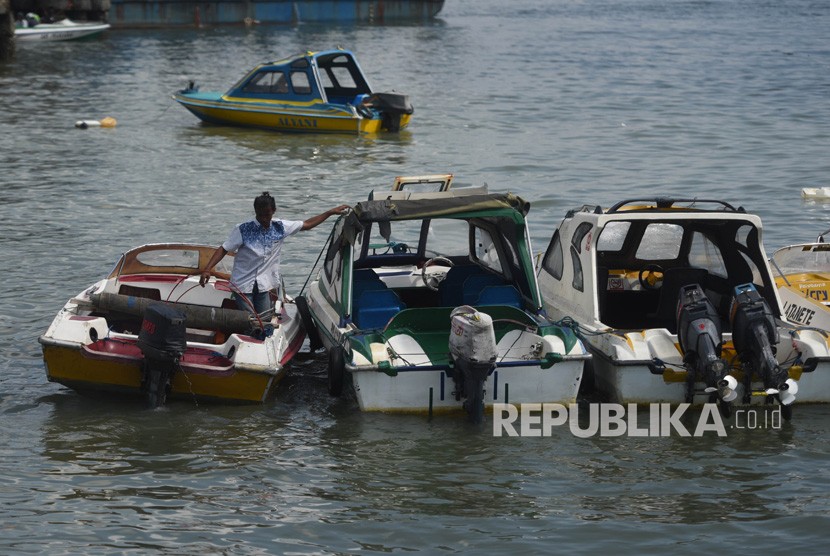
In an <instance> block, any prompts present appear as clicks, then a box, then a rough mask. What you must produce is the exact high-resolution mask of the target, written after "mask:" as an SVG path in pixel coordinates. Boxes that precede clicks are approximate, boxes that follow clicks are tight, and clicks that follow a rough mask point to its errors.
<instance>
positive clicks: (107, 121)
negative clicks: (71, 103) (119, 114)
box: [75, 116, 118, 129]
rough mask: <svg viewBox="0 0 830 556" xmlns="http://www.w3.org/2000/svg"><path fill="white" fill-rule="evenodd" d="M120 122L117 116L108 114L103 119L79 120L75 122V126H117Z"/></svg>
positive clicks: (82, 127)
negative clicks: (113, 116)
mask: <svg viewBox="0 0 830 556" xmlns="http://www.w3.org/2000/svg"><path fill="white" fill-rule="evenodd" d="M117 123H118V122H116V121H115V118H110V117H109V116H107V117H106V118H104V119H102V120H78V121H77V122H75V127H77V128H78V129H88V128H90V127H115V126H116V124H117Z"/></svg>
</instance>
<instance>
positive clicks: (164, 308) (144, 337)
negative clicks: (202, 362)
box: [138, 303, 187, 407]
mask: <svg viewBox="0 0 830 556" xmlns="http://www.w3.org/2000/svg"><path fill="white" fill-rule="evenodd" d="M186 320H187V318H186V315H185V313H184V312H183V311H180V310H179V309H176V308H175V307H172V306H170V305H167V304H165V303H151V304H149V305H148V306H147V308H146V310H145V311H144V319H143V320H142V322H141V330H140V331H139V333H138V347H139V349H140V350H141V353H142V354H143V355H144V361H143V362H142V365H141V386H142V390H144V392H145V393H146V394H147V401H148V404H149V405H150V406H151V407H156V406H159V405H163V404H164V402H165V400H166V398H167V392H168V390H169V388H170V381H171V378H172V376H173V373H174V372H175V371H176V369H177V368H178V366H179V360H180V359H181V357H182V356H183V355H184V352H185V351H186V350H187V327H186Z"/></svg>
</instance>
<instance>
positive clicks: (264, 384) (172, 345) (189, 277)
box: [39, 243, 305, 406]
mask: <svg viewBox="0 0 830 556" xmlns="http://www.w3.org/2000/svg"><path fill="white" fill-rule="evenodd" d="M215 249H216V247H215V246H207V245H196V244H186V243H160V244H148V245H142V246H140V247H136V248H134V249H131V250H130V251H127V252H126V253H124V254H123V255H122V256H121V257H120V259H119V260H118V262H117V263H116V265H115V267H114V268H113V269H112V271H111V272H110V274H109V275H108V276H107V277H106V278H104V279H102V280H100V281H99V282H97V283H95V284H93V285H92V286H90V287H88V288H87V289H85V290H84V291H82V292H80V293H78V294H77V295H75V296H74V297H72V298H71V299H69V301H67V302H66V304H65V305H64V306H63V308H62V309H61V310H60V311H59V312H58V314H57V315H56V316H55V318H54V320H53V321H52V323H51V325H50V326H49V328H48V329H47V330H46V332H45V333H44V334H43V335H42V336H40V338H39V342H40V344H41V345H42V348H43V359H44V362H45V364H46V373H47V377H48V379H49V381H51V382H57V383H59V384H62V385H64V386H67V387H69V388H72V389H74V390H76V391H78V392H81V393H91V394H100V393H123V394H129V395H132V396H143V397H145V398H146V399H147V401H148V403H149V405H151V406H156V405H162V404H164V402H165V401H166V399H167V398H168V396H169V397H170V398H174V399H185V400H197V401H203V400H204V401H214V402H264V401H265V400H266V399H268V397H269V396H270V395H271V394H272V393H273V392H274V389H275V388H276V385H277V384H278V383H279V382H280V380H281V379H282V378H283V377H284V376H285V374H286V372H287V371H286V369H285V365H286V364H287V363H288V362H289V361H290V360H291V358H292V357H293V356H294V355H295V354H296V353H297V352H298V351H299V349H300V347H301V346H302V343H303V341H304V339H305V331H304V329H303V328H302V322H301V320H300V318H299V317H298V316H297V311H296V306H295V305H294V302H293V300H292V299H290V298H289V297H288V296H287V295H286V294H285V293H284V291H282V290H284V288H280V290H281V292H280V298H279V299H277V300H276V306H275V310H274V311H272V312H271V313H269V314H263V315H255V314H253V313H251V312H248V311H241V310H239V309H238V308H237V304H236V301H234V300H233V299H231V295H232V294H233V293H235V292H234V288H233V285H232V284H231V283H230V281H229V280H230V272H231V267H232V261H233V258H232V254H229V255H228V256H226V257H225V258H224V259H223V260H222V261H220V262H219V264H218V265H217V266H216V267H215V268H214V270H213V272H212V277H211V279H210V281H209V282H208V283H207V284H206V285H205V287H201V286H200V285H199V277H200V269H202V268H206V265H207V262H208V261H209V260H210V257H211V255H212V254H213V253H214V251H215ZM236 293H237V294H239V292H236Z"/></svg>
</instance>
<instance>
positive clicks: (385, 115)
mask: <svg viewBox="0 0 830 556" xmlns="http://www.w3.org/2000/svg"><path fill="white" fill-rule="evenodd" d="M366 104H367V105H369V106H371V107H372V108H374V109H375V110H377V111H378V112H380V114H381V127H382V128H383V129H385V130H387V131H400V129H401V117H402V116H403V115H404V114H412V113H413V112H414V111H415V109H414V108H413V107H412V104H411V103H410V102H409V95H403V94H401V93H396V92H394V91H393V92H390V93H373V94H372V96H370V97H369V98H368V99H366Z"/></svg>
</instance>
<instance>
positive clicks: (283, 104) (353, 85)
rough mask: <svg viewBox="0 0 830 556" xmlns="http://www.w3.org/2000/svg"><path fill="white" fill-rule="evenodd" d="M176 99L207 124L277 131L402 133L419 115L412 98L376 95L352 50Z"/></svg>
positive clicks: (312, 56)
mask: <svg viewBox="0 0 830 556" xmlns="http://www.w3.org/2000/svg"><path fill="white" fill-rule="evenodd" d="M173 98H174V99H175V100H176V101H177V102H179V103H181V104H182V105H183V106H184V107H185V108H187V109H188V110H190V111H191V112H192V113H193V114H195V115H196V116H197V117H199V118H200V119H201V120H203V121H205V122H208V123H212V124H218V125H230V126H242V127H256V128H261V129H267V130H271V131H300V132H314V133H377V132H379V131H398V130H401V129H403V128H405V127H406V126H407V125H408V124H409V120H410V118H411V116H412V112H413V109H412V105H411V104H410V103H409V97H407V96H406V95H403V94H400V93H396V92H386V93H378V92H374V91H373V90H372V89H371V87H370V86H369V83H368V81H367V80H366V77H365V76H364V75H363V72H362V71H361V70H360V66H359V65H358V63H357V60H356V59H355V57H354V55H353V54H352V53H351V52H349V51H348V50H324V51H321V52H304V53H301V54H297V55H295V56H291V57H288V58H284V59H282V60H278V61H276V62H267V63H264V64H260V65H258V66H257V67H255V68H254V69H253V70H251V71H250V72H248V74H247V75H246V76H245V77H243V78H242V80H240V81H239V82H238V83H237V84H236V85H234V86H233V87H231V89H230V90H229V91H228V92H226V93H224V94H223V93H221V92H217V91H213V92H200V91H199V89H198V87H196V86H195V84H194V83H192V82H191V84H190V86H189V87H188V88H187V89H184V90H182V91H179V92H178V93H176V94H175V95H173Z"/></svg>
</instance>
